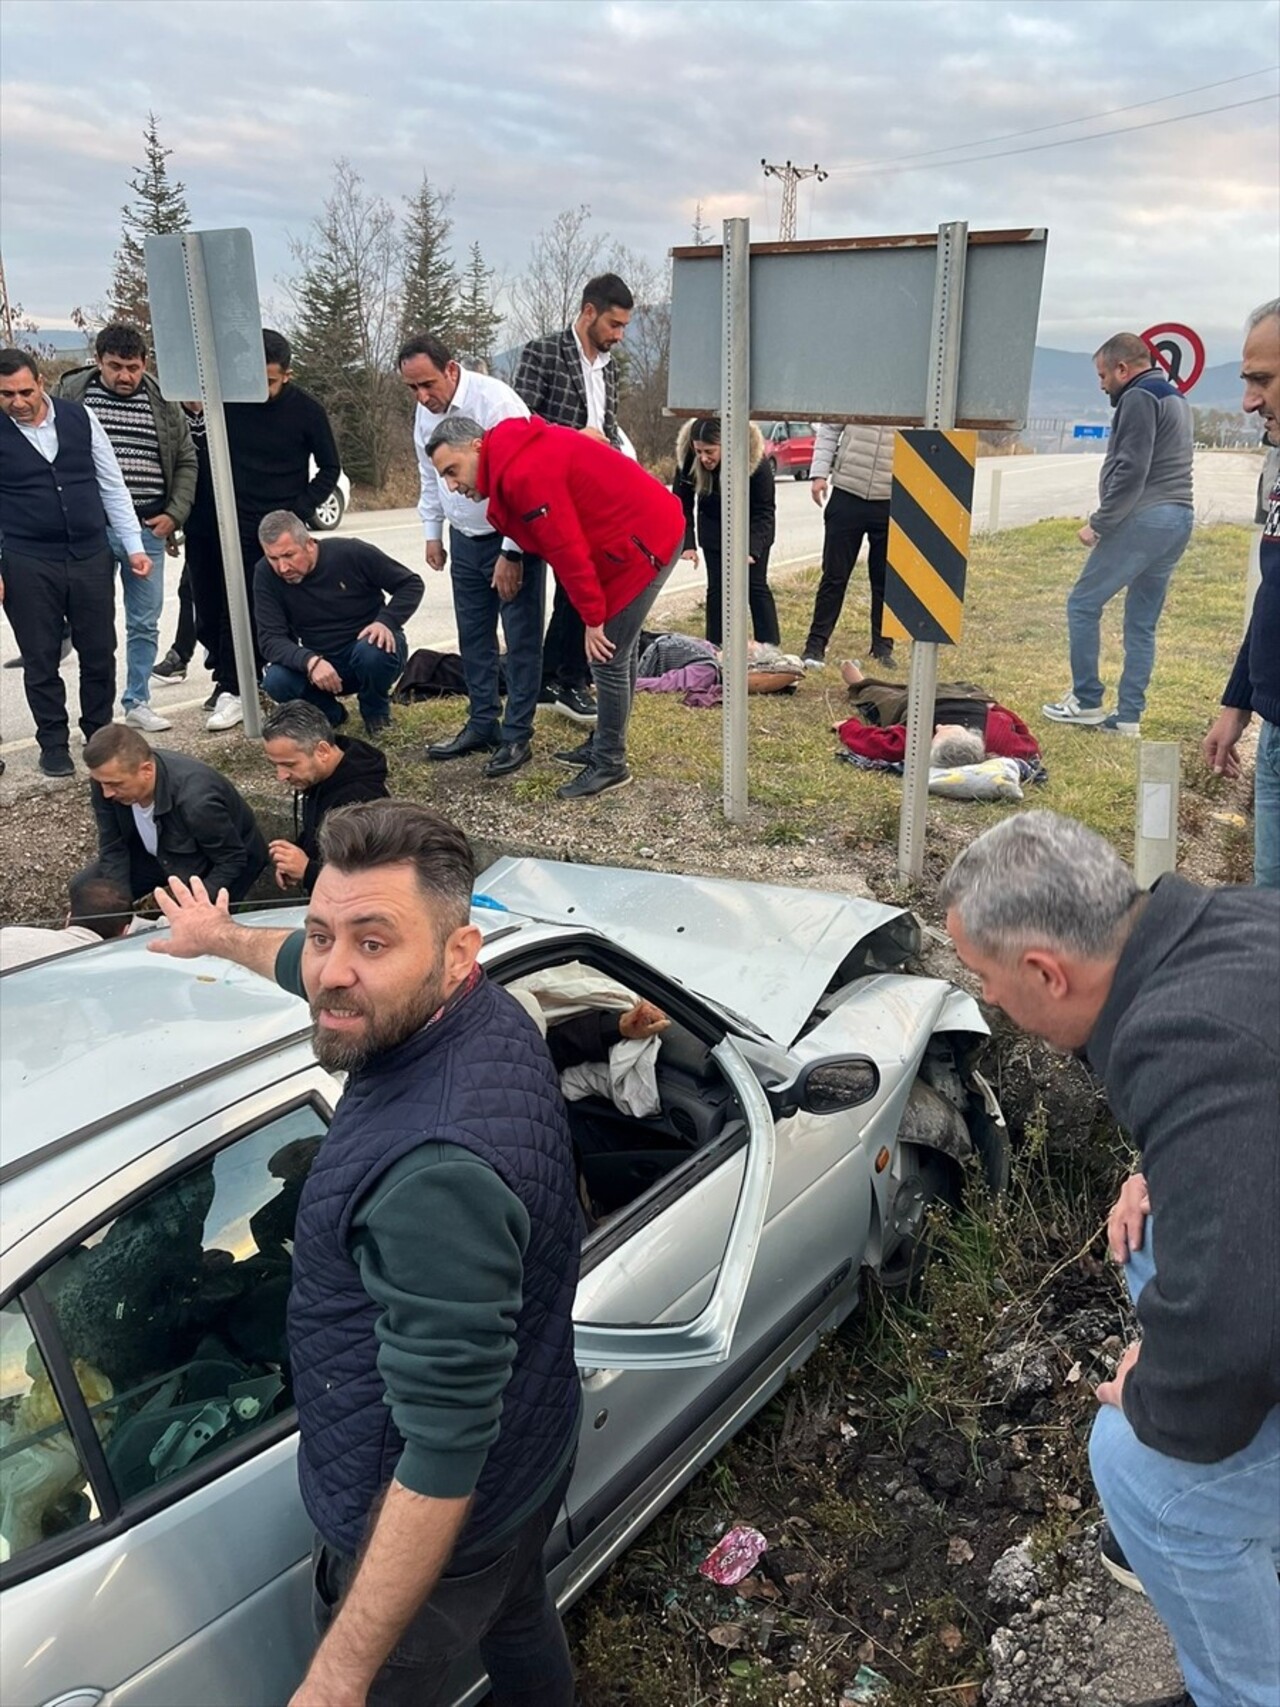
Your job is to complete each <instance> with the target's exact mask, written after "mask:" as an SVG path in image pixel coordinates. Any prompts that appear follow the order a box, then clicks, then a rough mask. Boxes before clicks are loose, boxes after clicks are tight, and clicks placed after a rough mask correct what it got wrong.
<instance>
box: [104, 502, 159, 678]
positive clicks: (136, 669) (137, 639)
mask: <svg viewBox="0 0 1280 1707" xmlns="http://www.w3.org/2000/svg"><path fill="white" fill-rule="evenodd" d="M138 525H139V526H140V527H141V525H142V524H141V523H139V524H138ZM107 544H108V546H109V547H110V549H111V555H112V557H113V558H114V559H115V561H116V562H117V563H118V564H119V566H120V584H121V586H122V587H123V588H124V636H125V639H124V661H125V680H124V692H123V693H122V694H121V695H120V703H121V705H122V706H123V707H124V708H125V710H126V711H132V710H133V708H134V706H135V705H147V704H149V703H150V700H151V667H152V665H153V664H154V663H155V661H156V651H157V649H158V647H159V644H160V612H161V611H162V610H163V609H164V541H163V540H162V539H157V538H156V536H155V534H153V533H152V531H151V529H150V528H148V527H144V528H142V549H143V550H144V551H145V552H146V554H147V556H148V557H149V558H150V559H151V573H150V574H149V575H135V574H134V572H133V570H132V569H130V567H129V559H128V557H127V556H126V555H125V549H124V546H123V544H122V543H121V540H120V535H119V534H118V533H116V532H115V530H114V529H112V528H108V529H107Z"/></svg>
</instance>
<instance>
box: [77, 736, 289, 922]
mask: <svg viewBox="0 0 1280 1707" xmlns="http://www.w3.org/2000/svg"><path fill="white" fill-rule="evenodd" d="M84 762H85V765H86V766H87V768H88V771H89V775H90V777H91V779H92V782H91V788H92V797H93V815H94V817H95V818H96V820H97V824H98V858H97V861H96V862H95V865H94V868H93V869H94V870H95V871H97V872H98V873H99V874H100V875H101V876H103V877H113V878H115V879H116V880H117V882H119V883H122V884H123V885H124V886H125V888H126V889H127V890H128V892H129V894H130V895H132V896H134V897H135V898H136V897H138V896H140V895H146V894H148V893H149V892H150V891H151V890H153V889H155V888H156V887H157V886H158V885H160V884H163V883H167V882H168V881H169V879H170V878H171V877H180V878H182V880H183V881H184V882H187V883H189V882H190V881H191V879H192V878H193V877H201V878H203V879H204V880H205V882H207V883H208V884H209V886H210V888H211V889H213V890H214V891H215V893H216V891H217V890H219V889H225V890H226V891H227V894H228V895H229V896H230V897H231V899H232V900H233V901H242V900H243V899H244V897H245V895H246V894H247V893H248V891H249V890H250V889H251V888H252V887H253V884H254V882H255V880H256V879H257V877H258V874H259V873H260V872H261V870H262V868H263V867H264V866H265V865H266V863H267V844H266V842H265V840H264V839H263V835H262V831H261V830H260V829H259V828H258V824H257V820H256V819H255V818H254V815H253V809H252V807H250V805H249V804H248V802H247V801H246V800H245V799H244V798H243V796H242V795H241V794H240V793H239V792H238V791H237V790H236V788H235V787H234V786H233V785H232V784H231V783H230V782H228V780H227V778H226V777H225V776H223V775H222V773H221V772H220V771H216V770H214V769H213V767H212V765H206V764H204V763H203V762H202V761H201V760H200V759H192V758H189V757H188V756H187V755H186V754H185V753H167V752H161V751H158V750H155V749H153V748H152V747H151V746H150V744H149V743H148V741H147V739H146V737H145V735H143V734H141V733H140V731H138V730H137V729H134V728H131V727H130V726H129V725H128V724H125V723H108V724H107V726H106V728H105V729H99V730H98V732H97V733H96V734H95V735H93V736H91V738H90V739H89V740H88V741H86V742H85V748H84Z"/></svg>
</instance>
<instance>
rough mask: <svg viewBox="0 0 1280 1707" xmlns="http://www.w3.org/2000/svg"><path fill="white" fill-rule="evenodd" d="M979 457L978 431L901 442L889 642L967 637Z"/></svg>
mask: <svg viewBox="0 0 1280 1707" xmlns="http://www.w3.org/2000/svg"><path fill="white" fill-rule="evenodd" d="M977 453H978V435H977V434H976V433H974V432H963V431H955V430H953V431H950V432H943V431H942V430H941V429H935V428H931V427H926V428H922V429H917V430H913V431H910V432H904V433H899V434H898V435H897V438H896V440H895V441H894V447H893V491H892V495H891V497H890V500H889V571H888V574H887V575H886V577H885V589H884V604H885V621H884V632H885V634H886V636H892V637H893V638H894V639H898V640H925V641H930V642H932V643H933V644H934V645H937V646H948V645H952V646H953V645H955V644H956V642H957V641H958V640H959V639H960V630H961V627H962V626H963V622H964V581H965V571H966V569H967V567H968V563H969V532H970V528H971V526H972V522H973V466H974V459H975V457H976V456H977Z"/></svg>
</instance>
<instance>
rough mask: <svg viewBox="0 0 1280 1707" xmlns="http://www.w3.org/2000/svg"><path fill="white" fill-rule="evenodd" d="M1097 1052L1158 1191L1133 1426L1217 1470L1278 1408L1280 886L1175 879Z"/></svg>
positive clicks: (1157, 905) (1156, 892)
mask: <svg viewBox="0 0 1280 1707" xmlns="http://www.w3.org/2000/svg"><path fill="white" fill-rule="evenodd" d="M1086 1054H1087V1056H1088V1059H1089V1063H1090V1065H1091V1066H1092V1067H1093V1068H1094V1070H1095V1071H1096V1072H1097V1073H1098V1074H1099V1075H1100V1077H1101V1078H1102V1079H1103V1081H1104V1083H1105V1084H1106V1087H1107V1096H1108V1099H1109V1101H1110V1103H1111V1107H1112V1109H1113V1111H1114V1113H1115V1115H1116V1118H1117V1119H1118V1120H1119V1121H1120V1122H1121V1123H1122V1125H1124V1126H1125V1127H1126V1128H1127V1129H1128V1131H1129V1133H1130V1134H1131V1136H1132V1138H1133V1140H1134V1143H1135V1144H1136V1145H1137V1146H1138V1149H1139V1150H1140V1151H1141V1153H1142V1171H1143V1173H1144V1174H1145V1175H1146V1179H1147V1188H1148V1192H1149V1194H1150V1198H1151V1211H1152V1217H1153V1220H1152V1227H1153V1230H1154V1241H1155V1261H1156V1273H1155V1277H1154V1279H1152V1280H1151V1281H1150V1282H1148V1284H1147V1285H1146V1286H1145V1287H1144V1288H1143V1291H1142V1295H1141V1297H1140V1298H1139V1301H1138V1319H1139V1321H1140V1322H1141V1324H1142V1351H1141V1354H1140V1355H1139V1358H1138V1361H1137V1363H1135V1364H1134V1366H1133V1368H1132V1369H1131V1370H1130V1371H1129V1374H1128V1377H1127V1379H1126V1380H1125V1384H1124V1411H1125V1415H1126V1416H1127V1417H1128V1419H1129V1421H1130V1423H1131V1424H1132V1425H1133V1430H1134V1433H1135V1434H1136V1435H1137V1436H1138V1439H1139V1440H1141V1441H1142V1442H1143V1444H1144V1445H1146V1446H1150V1447H1151V1448H1153V1450H1155V1451H1157V1452H1163V1453H1165V1454H1167V1455H1168V1456H1169V1457H1171V1458H1182V1459H1187V1460H1189V1461H1191V1462H1192V1463H1197V1464H1216V1463H1217V1462H1219V1461H1220V1460H1221V1459H1223V1458H1227V1457H1229V1456H1230V1455H1231V1454H1232V1453H1233V1452H1238V1451H1240V1449H1241V1448H1242V1447H1245V1446H1247V1445H1248V1444H1249V1442H1250V1441H1251V1440H1252V1439H1253V1437H1254V1435H1255V1434H1256V1433H1257V1432H1258V1429H1259V1427H1260V1426H1261V1424H1262V1421H1263V1419H1264V1418H1265V1416H1266V1415H1267V1412H1268V1411H1269V1410H1270V1409H1271V1407H1272V1406H1273V1405H1275V1404H1278V1403H1280V1242H1278V1241H1277V1238H1276V1227H1277V1225H1278V1224H1280V890H1275V889H1244V888H1239V889H1201V888H1199V887H1198V886H1197V885H1195V884H1193V883H1188V882H1186V881H1185V879H1183V878H1180V877H1164V878H1161V880H1160V881H1159V883H1158V884H1157V885H1156V886H1155V888H1154V889H1153V890H1152V892H1151V895H1150V898H1149V899H1148V900H1147V901H1146V903H1145V905H1144V908H1143V911H1142V914H1141V916H1140V918H1139V919H1138V921H1137V923H1136V925H1135V926H1134V928H1133V932H1132V934H1131V936H1130V938H1129V940H1128V942H1127V943H1126V944H1125V947H1124V950H1123V952H1122V954H1121V956H1120V961H1119V964H1118V966H1117V967H1116V973H1115V979H1114V982H1113V983H1112V986H1111V993H1110V995H1109V996H1108V997H1107V1001H1106V1003H1105V1005H1104V1007H1103V1009H1102V1012H1101V1014H1100V1015H1099V1016H1098V1022H1097V1024H1096V1026H1095V1027H1094V1031H1093V1036H1092V1037H1091V1038H1090V1039H1089V1043H1088V1048H1087V1050H1086Z"/></svg>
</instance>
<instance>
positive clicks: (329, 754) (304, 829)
mask: <svg viewBox="0 0 1280 1707" xmlns="http://www.w3.org/2000/svg"><path fill="white" fill-rule="evenodd" d="M262 748H263V751H264V752H265V754H266V756H267V760H268V763H270V764H272V765H273V766H274V767H275V773H276V777H277V779H278V780H279V781H280V782H284V783H288V785H289V786H290V788H292V789H293V791H294V794H293V840H292V841H291V842H290V841H285V840H284V839H283V838H280V839H278V840H276V841H273V842H270V843H269V844H268V851H269V852H270V854H271V863H272V864H273V865H274V866H275V868H276V883H277V884H278V885H279V887H280V888H281V889H284V888H286V887H287V886H288V885H290V884H294V883H296V884H298V885H300V886H301V888H302V889H303V890H304V891H305V892H306V893H307V894H308V895H310V893H311V891H312V889H314V887H315V881H316V878H317V877H318V876H319V875H320V839H319V838H320V826H321V824H322V823H323V822H324V816H325V813H326V812H331V811H332V810H333V808H334V807H335V806H351V805H354V803H355V802H356V801H358V800H385V799H386V798H387V759H386V754H385V753H380V752H379V751H378V749H377V748H376V747H371V746H370V745H369V744H368V742H367V741H357V740H356V739H355V738H354V737H348V736H346V735H335V734H334V733H333V727H332V725H331V724H330V722H329V719H328V718H327V717H326V716H325V715H324V713H323V712H322V711H321V710H320V709H319V707H318V706H314V705H308V704H307V702H306V701H305V700H303V699H290V700H286V701H285V703H284V704H283V705H282V706H281V707H280V708H279V710H278V711H273V712H272V714H271V716H270V717H268V719H267V721H266V722H265V723H264V724H263V726H262Z"/></svg>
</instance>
